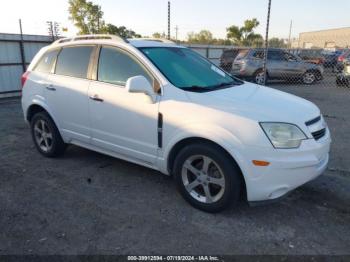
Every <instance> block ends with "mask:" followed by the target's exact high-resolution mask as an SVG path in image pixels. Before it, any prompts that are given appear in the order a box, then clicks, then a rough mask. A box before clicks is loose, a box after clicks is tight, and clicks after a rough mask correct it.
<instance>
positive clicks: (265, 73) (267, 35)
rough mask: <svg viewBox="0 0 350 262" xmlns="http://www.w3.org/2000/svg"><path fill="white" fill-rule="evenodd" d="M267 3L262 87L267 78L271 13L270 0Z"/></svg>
mask: <svg viewBox="0 0 350 262" xmlns="http://www.w3.org/2000/svg"><path fill="white" fill-rule="evenodd" d="M268 1H269V5H268V8H267V20H266V35H265V55H264V65H263V70H264V85H266V78H267V53H268V50H269V27H270V13H271V0H268Z"/></svg>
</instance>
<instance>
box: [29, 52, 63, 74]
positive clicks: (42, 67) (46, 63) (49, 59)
mask: <svg viewBox="0 0 350 262" xmlns="http://www.w3.org/2000/svg"><path fill="white" fill-rule="evenodd" d="M58 52H59V49H56V50H52V51H48V52H46V53H45V54H44V55H43V56H42V57H41V59H40V60H39V62H38V63H37V64H36V66H35V68H34V71H38V72H42V73H50V72H51V69H52V66H53V64H54V63H55V60H56V57H57V54H58Z"/></svg>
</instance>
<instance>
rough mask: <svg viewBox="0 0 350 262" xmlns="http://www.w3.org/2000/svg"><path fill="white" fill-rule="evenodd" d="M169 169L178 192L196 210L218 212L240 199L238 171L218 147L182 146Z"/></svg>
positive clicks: (239, 173) (239, 174) (234, 164)
mask: <svg viewBox="0 0 350 262" xmlns="http://www.w3.org/2000/svg"><path fill="white" fill-rule="evenodd" d="M173 170H174V177H175V180H176V184H177V187H178V190H179V192H180V193H181V195H182V196H183V197H184V199H185V200H186V201H187V202H188V203H190V204H191V205H192V206H193V207H195V208H197V209H200V210H203V211H205V212H210V213H216V212H220V211H222V210H224V209H225V208H227V207H228V206H229V205H235V204H237V202H238V200H239V198H240V190H241V172H240V169H239V168H238V166H237V164H236V163H235V162H234V161H233V160H232V158H231V157H230V156H229V155H228V154H227V153H226V152H225V151H224V150H222V149H221V148H219V147H218V146H215V145H212V144H208V143H203V144H192V145H189V146H186V147H185V148H183V149H182V150H181V151H180V153H179V154H178V155H177V157H176V159H175V162H174V169H173Z"/></svg>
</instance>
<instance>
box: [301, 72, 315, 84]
mask: <svg viewBox="0 0 350 262" xmlns="http://www.w3.org/2000/svg"><path fill="white" fill-rule="evenodd" d="M315 81H316V76H315V74H314V73H312V72H307V73H305V74H304V76H303V82H304V83H305V84H312V83H313V82H315Z"/></svg>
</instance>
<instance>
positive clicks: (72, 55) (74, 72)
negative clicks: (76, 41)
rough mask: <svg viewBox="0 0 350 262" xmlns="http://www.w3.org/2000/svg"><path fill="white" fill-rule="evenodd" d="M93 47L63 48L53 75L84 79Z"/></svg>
mask: <svg viewBox="0 0 350 262" xmlns="http://www.w3.org/2000/svg"><path fill="white" fill-rule="evenodd" d="M93 48H94V47H93V46H74V47H64V48H63V49H62V51H61V52H60V53H59V55H58V58H57V63H56V71H55V73H56V74H58V75H65V76H73V77H78V78H86V77H87V71H88V68H89V62H90V56H91V53H92V50H93Z"/></svg>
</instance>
